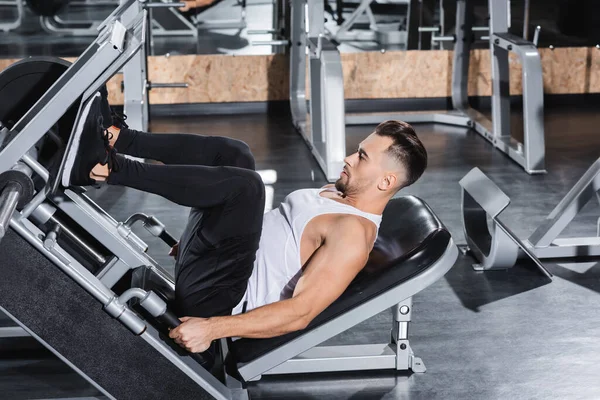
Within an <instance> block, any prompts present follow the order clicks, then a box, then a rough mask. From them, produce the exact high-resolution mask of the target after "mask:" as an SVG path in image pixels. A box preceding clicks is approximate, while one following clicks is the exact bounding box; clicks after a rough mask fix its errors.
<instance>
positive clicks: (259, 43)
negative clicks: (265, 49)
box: [250, 40, 290, 46]
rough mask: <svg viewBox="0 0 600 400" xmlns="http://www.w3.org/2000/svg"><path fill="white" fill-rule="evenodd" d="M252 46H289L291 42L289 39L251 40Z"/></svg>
mask: <svg viewBox="0 0 600 400" xmlns="http://www.w3.org/2000/svg"><path fill="white" fill-rule="evenodd" d="M250 44H251V45H252V46H287V45H289V44H290V41H289V40H256V41H252V42H250Z"/></svg>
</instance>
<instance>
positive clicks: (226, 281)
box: [107, 129, 265, 318]
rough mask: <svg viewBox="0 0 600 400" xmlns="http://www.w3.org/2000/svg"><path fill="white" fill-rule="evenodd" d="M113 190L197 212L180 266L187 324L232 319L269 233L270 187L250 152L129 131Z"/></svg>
mask: <svg viewBox="0 0 600 400" xmlns="http://www.w3.org/2000/svg"><path fill="white" fill-rule="evenodd" d="M115 148H116V149H117V151H118V152H119V153H122V154H128V155H132V156H135V157H141V158H145V159H152V160H157V161H160V162H162V163H163V164H164V165H161V164H148V163H140V162H137V161H132V160H129V159H126V158H125V157H122V156H117V159H116V166H115V167H114V168H113V171H112V172H111V174H110V176H109V178H108V181H107V182H108V184H111V185H123V186H128V187H131V188H135V189H139V190H143V191H145V192H150V193H155V194H158V195H160V196H163V197H164V198H166V199H168V200H171V201H173V202H175V203H178V204H180V205H183V206H187V207H191V211H190V216H189V220H188V224H187V226H186V228H185V231H184V233H183V235H182V237H181V240H180V243H179V253H178V256H177V259H176V263H175V304H174V307H175V312H176V313H177V314H178V315H179V316H194V317H204V318H206V317H211V316H220V315H230V314H231V310H232V309H233V307H235V306H236V305H237V304H238V303H239V301H240V300H241V298H242V296H243V294H244V292H245V291H246V286H247V283H248V279H249V277H250V275H251V273H252V268H253V266H254V260H255V256H256V250H257V249H258V243H259V240H260V234H261V231H262V219H263V211H264V204H265V191H264V185H263V183H262V180H261V178H260V176H259V175H258V174H257V173H256V172H255V171H254V168H255V165H254V158H253V156H252V154H251V152H250V149H249V148H248V146H247V145H246V144H245V143H243V142H241V141H238V140H234V139H230V138H223V137H211V136H200V135H192V134H150V133H144V132H138V131H134V130H132V129H123V130H121V132H120V134H119V137H118V139H117V142H116V143H115Z"/></svg>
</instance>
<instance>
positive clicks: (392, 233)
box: [230, 196, 451, 367]
mask: <svg viewBox="0 0 600 400" xmlns="http://www.w3.org/2000/svg"><path fill="white" fill-rule="evenodd" d="M450 241H451V236H450V233H449V232H448V230H447V229H446V228H445V227H444V225H443V224H442V223H441V222H440V220H439V219H438V218H437V216H436V215H435V214H434V213H433V211H431V209H430V208H429V206H428V205H427V204H425V202H424V201H423V200H421V199H418V198H416V197H414V196H406V197H399V198H396V199H393V200H392V201H390V203H389V204H388V206H387V207H386V209H385V211H384V213H383V220H382V223H381V227H380V230H379V237H378V238H377V241H376V242H375V246H374V248H373V251H372V252H371V255H370V257H369V262H368V263H367V266H366V267H365V268H364V270H363V271H362V272H361V273H360V274H359V275H358V276H357V277H356V278H355V279H354V281H353V282H352V284H351V285H350V286H349V287H348V289H346V291H345V292H344V293H343V294H342V295H341V296H340V297H339V298H338V299H337V300H336V301H335V302H334V303H333V304H332V305H331V306H329V307H328V308H327V309H325V311H323V312H322V313H321V314H320V315H319V316H317V317H316V318H315V319H314V320H313V321H312V322H311V323H310V324H309V326H308V327H307V328H306V329H303V330H301V331H297V332H292V333H289V334H287V335H283V336H279V337H275V338H271V339H239V340H236V341H235V342H233V343H232V344H231V349H230V350H231V355H232V356H233V357H234V360H235V361H236V362H237V363H238V367H239V366H241V365H240V364H245V363H248V362H251V361H253V360H255V359H257V358H258V357H261V356H263V355H264V354H266V353H268V352H269V351H271V350H273V349H275V348H277V347H280V346H282V345H283V344H285V343H287V342H289V341H291V340H293V339H295V338H297V337H299V336H301V335H304V334H306V333H308V332H310V331H312V330H313V329H315V328H317V327H319V326H320V325H322V324H324V323H326V322H328V321H330V320H332V319H333V318H335V317H337V316H339V315H341V314H343V313H345V312H347V311H349V310H352V309H354V308H356V307H357V306H359V305H361V304H363V303H365V302H367V301H369V300H370V299H372V298H374V297H376V296H378V295H379V294H381V293H383V292H385V291H387V290H389V289H392V288H394V287H396V286H398V285H399V284H401V283H403V282H406V281H407V280H409V279H411V277H413V276H415V275H417V274H419V273H421V272H423V271H425V270H426V269H428V268H429V267H431V266H433V265H434V264H435V263H436V261H438V260H439V259H440V258H441V257H442V256H443V255H444V254H445V251H446V249H447V248H448V244H449V243H450ZM401 300H403V299H398V301H401Z"/></svg>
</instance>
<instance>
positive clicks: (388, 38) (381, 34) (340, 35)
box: [331, 0, 411, 45]
mask: <svg viewBox="0 0 600 400" xmlns="http://www.w3.org/2000/svg"><path fill="white" fill-rule="evenodd" d="M373 1H375V0H361V2H360V4H359V5H358V7H357V8H356V9H355V10H354V12H353V13H352V14H351V15H350V16H349V17H348V18H347V19H346V20H345V21H344V23H343V24H342V25H340V27H339V28H338V30H337V31H336V32H335V34H334V35H332V36H331V38H332V39H333V40H335V41H338V42H344V41H368V42H378V43H380V44H383V45H391V44H402V43H406V42H407V36H408V32H409V23H410V22H409V21H410V18H409V15H410V8H411V1H410V0H402V1H394V4H406V6H407V7H408V10H407V13H406V15H407V18H406V20H407V28H406V31H399V30H396V31H389V30H384V29H381V27H379V26H378V25H377V21H376V20H375V16H374V15H373V12H372V11H371V3H373ZM364 14H366V15H367V17H368V19H369V30H364V29H357V30H353V29H352V27H353V26H354V24H355V23H356V20H357V19H358V18H360V17H361V16H362V15H364Z"/></svg>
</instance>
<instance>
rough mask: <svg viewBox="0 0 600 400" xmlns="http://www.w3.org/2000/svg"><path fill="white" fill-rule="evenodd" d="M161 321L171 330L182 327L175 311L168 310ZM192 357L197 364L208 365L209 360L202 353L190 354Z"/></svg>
mask: <svg viewBox="0 0 600 400" xmlns="http://www.w3.org/2000/svg"><path fill="white" fill-rule="evenodd" d="M160 320H161V321H162V322H163V323H165V324H166V325H167V326H168V327H169V329H173V328H177V327H178V326H179V325H181V321H180V320H179V318H177V316H176V315H175V313H174V312H173V311H170V310H167V311H165V313H164V314H163V315H161V316H160ZM188 355H189V356H190V357H192V358H193V359H194V360H196V362H197V363H198V364H200V365H202V366H204V365H205V364H206V362H207V361H208V360H206V359H205V358H204V356H203V355H202V353H188Z"/></svg>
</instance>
